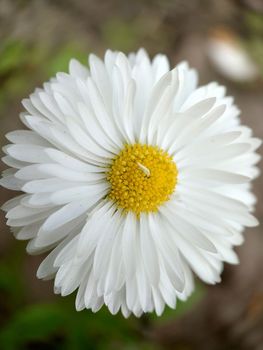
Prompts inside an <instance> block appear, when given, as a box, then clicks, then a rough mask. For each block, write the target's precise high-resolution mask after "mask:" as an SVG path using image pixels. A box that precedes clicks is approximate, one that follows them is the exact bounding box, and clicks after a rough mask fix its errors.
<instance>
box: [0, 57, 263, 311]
mask: <svg viewBox="0 0 263 350" xmlns="http://www.w3.org/2000/svg"><path fill="white" fill-rule="evenodd" d="M89 67H90V68H89V69H88V68H86V67H84V66H83V65H81V64H80V63H79V62H77V61H76V60H72V61H71V62H70V67H69V74H65V73H58V74H57V75H56V78H53V79H51V80H50V82H48V83H45V84H44V87H43V88H42V89H36V91H35V92H34V93H33V94H32V95H31V96H30V98H29V99H25V100H24V101H23V105H24V107H25V109H26V112H25V113H23V114H22V115H21V119H22V121H23V123H24V124H25V125H26V126H27V127H28V128H29V129H30V130H18V131H14V132H10V133H8V134H7V139H8V140H9V141H10V142H11V143H12V144H9V145H8V146H6V147H5V149H4V151H5V153H6V154H7V155H6V156H5V157H4V158H3V161H4V162H5V163H6V164H7V165H9V166H10V167H11V168H10V169H8V170H6V171H5V172H4V175H3V178H2V180H1V184H2V185H3V186H4V187H6V188H9V189H12V190H19V191H23V192H24V194H22V195H20V196H18V197H15V198H14V199H12V200H10V201H8V202H7V203H6V204H5V205H4V210H5V211H6V212H7V215H6V217H7V218H8V221H7V224H8V225H9V226H11V227H12V230H13V231H14V234H15V236H16V238H17V239H22V240H23V239H25V240H26V239H30V242H29V244H28V246H27V251H28V253H30V254H39V253H42V252H45V251H49V250H51V253H50V254H49V255H48V256H47V257H46V258H45V260H44V261H43V262H42V264H41V265H40V267H39V269H38V272H37V276H38V277H39V278H43V279H51V278H55V282H54V284H55V287H54V288H55V292H56V293H61V294H62V295H63V296H64V295H68V294H70V293H72V292H73V291H74V290H76V289H77V297H76V308H77V310H82V309H84V308H91V309H92V310H93V311H97V310H98V309H99V308H100V307H101V306H102V305H103V304H106V305H107V306H108V308H109V310H110V311H111V312H112V313H113V314H115V313H116V312H118V310H119V309H121V311H122V313H123V315H124V316H125V317H127V316H128V315H129V314H130V313H133V314H134V315H136V316H140V315H141V314H142V313H143V312H149V311H153V310H155V311H156V313H157V314H158V315H160V314H161V313H162V312H163V309H164V306H165V304H167V305H169V306H170V307H172V308H175V306H176V300H177V298H179V299H181V300H185V299H187V297H188V296H189V295H190V294H191V292H192V291H193V288H194V282H193V272H194V273H195V274H196V275H197V276H198V277H199V278H200V279H202V280H203V281H205V282H207V283H210V284H214V283H216V282H219V281H220V273H221V272H222V268H223V261H226V262H229V263H234V264H235V263H237V262H238V258H237V256H236V254H235V252H234V251H233V246H234V245H238V244H241V243H242V241H243V235H242V232H243V230H244V227H245V226H255V225H257V220H256V219H255V218H254V217H253V216H252V215H251V214H250V212H251V211H252V210H253V205H254V203H255V197H254V196H253V194H251V192H250V180H251V179H253V178H254V177H255V176H256V175H257V174H258V170H257V168H256V167H255V164H256V163H257V162H258V160H259V156H258V155H257V154H256V153H255V150H256V148H257V147H258V146H259V144H260V141H259V140H258V139H255V138H253V137H252V132H251V130H250V129H249V128H247V127H245V126H241V125H240V121H239V117H238V115H239V110H238V109H237V107H236V106H235V105H234V104H233V99H232V98H230V97H225V88H224V87H222V86H219V85H218V84H217V83H211V84H208V85H206V86H202V87H199V88H197V73H196V71H195V70H193V69H190V68H189V67H188V65H187V63H181V64H179V65H178V66H176V67H175V68H174V69H172V70H169V64H168V61H167V58H166V56H163V55H157V56H155V57H154V59H153V61H150V59H149V57H148V55H147V53H146V52H145V51H144V50H139V51H138V53H136V54H131V55H129V56H128V57H126V56H125V55H124V54H123V53H121V52H112V51H107V52H106V55H105V58H104V61H102V60H100V59H99V58H97V57H96V56H94V55H91V56H90V59H89Z"/></svg>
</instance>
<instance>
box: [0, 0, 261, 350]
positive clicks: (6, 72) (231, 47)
mask: <svg viewBox="0 0 263 350" xmlns="http://www.w3.org/2000/svg"><path fill="white" fill-rule="evenodd" d="M108 47H109V48H112V49H116V50H122V51H124V52H129V51H135V50H137V49H138V48H140V47H145V48H146V49H147V50H148V51H149V53H150V55H154V54H155V53H157V52H163V53H165V54H167V55H168V56H169V59H170V61H171V65H172V66H173V65H175V64H176V63H177V62H179V61H181V60H188V61H189V62H190V64H191V65H192V66H193V67H195V68H197V69H198V70H199V73H200V83H201V84H205V83H208V82H209V81H212V80H217V81H219V82H220V83H221V84H224V85H226V86H227V88H228V93H229V94H230V95H233V96H234V97H235V100H236V103H237V104H238V106H239V107H240V109H241V110H242V116H241V117H242V121H243V122H244V123H245V124H247V125H248V126H250V127H252V128H253V129H254V131H255V135H256V136H257V137H261V138H263V1H262V0H240V1H238V0H236V1H234V0H232V1H231V0H228V1H227V0H220V1H217V0H189V1H186V0H153V1H150V0H142V1H140V0H133V1H121V0H100V1H99V0H97V1H96V0H50V1H45V0H35V1H33V0H0V115H1V118H0V123H1V127H0V130H1V132H0V142H1V145H4V144H5V143H6V140H5V137H4V135H5V133H6V132H8V131H11V130H13V129H17V128H21V127H22V125H21V124H20V122H19V119H18V115H19V113H20V112H21V111H22V106H21V103H20V101H21V99H22V98H24V97H26V96H28V95H29V94H30V93H31V92H32V91H33V89H34V88H35V87H36V86H41V85H42V83H43V82H44V81H45V80H47V79H49V78H50V77H51V76H52V75H54V74H55V73H56V72H57V71H67V67H68V62H69V59H70V58H71V57H75V58H77V59H79V60H80V61H81V62H83V63H86V62H87V56H88V54H89V53H91V52H94V53H96V54H98V55H101V56H102V55H103V54H104V51H105V49H106V48H108ZM1 168H2V169H4V168H5V167H4V165H1ZM262 185H263V180H262V178H261V179H258V180H257V181H256V182H255V186H254V191H255V192H256V194H257V197H258V204H257V213H256V214H257V217H258V218H259V220H261V219H262V217H263V198H262V197H263V193H262V189H263V186H262ZM12 195H13V193H11V191H7V190H4V189H1V204H2V203H4V202H5V201H6V200H8V199H9V198H10V197H11V196H12ZM0 219H1V220H0V229H1V240H0V254H1V261H0V310H1V311H0V327H1V329H0V349H3V350H5V349H19V350H20V349H70V350H71V349H85V350H87V349H96V350H97V349H100V350H101V349H105V350H107V349H123V350H132V349H139V350H147V349H156V350H158V349H160V350H161V349H178V350H191V349H201V350H202V349H205V350H206V349H207V350H228V349H229V350H244V349H245V350H250V349H252V350H254V349H255V350H262V349H263V238H262V237H263V236H262V227H259V228H255V229H251V230H247V231H246V240H245V244H244V245H243V246H241V247H238V248H237V251H238V254H239V257H240V265H239V266H230V265H226V266H225V270H224V273H223V282H222V283H221V284H219V285H217V286H213V287H209V286H206V285H204V284H202V283H200V282H197V286H196V291H195V292H194V294H193V296H192V297H191V298H190V299H189V300H188V301H187V302H186V303H178V306H177V309H176V310H175V311H174V310H170V309H168V308H167V309H166V311H165V313H164V315H163V316H162V317H159V318H158V317H156V316H155V315H154V314H151V315H146V316H144V317H142V318H141V319H136V318H134V317H130V318H129V319H127V320H126V319H124V318H123V317H122V316H121V315H117V316H112V315H110V313H109V312H108V311H107V309H106V308H102V309H101V311H99V312H98V313H97V314H92V313H91V312H90V311H87V310H84V311H82V312H80V313H77V312H76V311H75V309H74V295H73V296H69V297H65V298H62V297H58V296H54V295H53V286H52V283H51V282H43V281H39V280H37V278H36V277H35V273H36V270H37V266H38V265H39V263H40V261H41V260H42V259H43V257H39V256H28V255H26V253H25V242H19V241H16V240H15V239H14V238H13V236H12V234H11V233H10V231H9V229H8V228H7V227H6V226H5V219H4V215H3V213H1V217H0Z"/></svg>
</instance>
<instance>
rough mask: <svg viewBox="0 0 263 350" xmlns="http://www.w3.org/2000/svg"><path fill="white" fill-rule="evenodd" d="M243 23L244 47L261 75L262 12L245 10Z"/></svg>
mask: <svg viewBox="0 0 263 350" xmlns="http://www.w3.org/2000/svg"><path fill="white" fill-rule="evenodd" d="M244 25H245V28H246V30H247V33H248V37H247V40H246V48H247V50H248V52H249V53H250V55H251V57H252V58H253V59H254V61H255V62H256V63H257V65H258V67H259V69H260V73H261V76H262V77H263V59H262V57H263V15H262V13H257V12H254V11H253V12H252V11H246V12H245V13H244Z"/></svg>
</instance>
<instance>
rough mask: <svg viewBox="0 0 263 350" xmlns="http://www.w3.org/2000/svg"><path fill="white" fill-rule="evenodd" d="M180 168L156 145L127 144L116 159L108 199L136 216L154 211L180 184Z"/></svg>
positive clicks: (111, 174)
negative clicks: (178, 176)
mask: <svg viewBox="0 0 263 350" xmlns="http://www.w3.org/2000/svg"><path fill="white" fill-rule="evenodd" d="M177 174H178V171H177V167H176V164H175V163H174V161H173V159H172V157H171V156H169V154H168V153H167V152H165V151H163V150H162V149H160V148H159V147H157V146H148V145H141V144H139V143H136V144H134V145H126V146H125V147H124V149H123V150H122V151H121V152H120V153H119V155H118V156H117V157H116V158H114V159H113V162H112V165H111V167H110V171H109V173H108V176H107V179H108V181H109V182H110V184H111V189H110V193H109V195H108V196H109V198H110V199H111V200H113V201H114V202H116V204H117V206H118V207H120V208H122V209H124V210H125V211H132V212H134V213H136V215H138V216H139V215H140V213H141V212H154V211H156V210H157V209H158V207H159V206H160V205H161V204H162V203H164V202H166V201H168V200H169V198H170V196H171V194H172V193H173V191H174V189H175V186H176V182H177Z"/></svg>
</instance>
